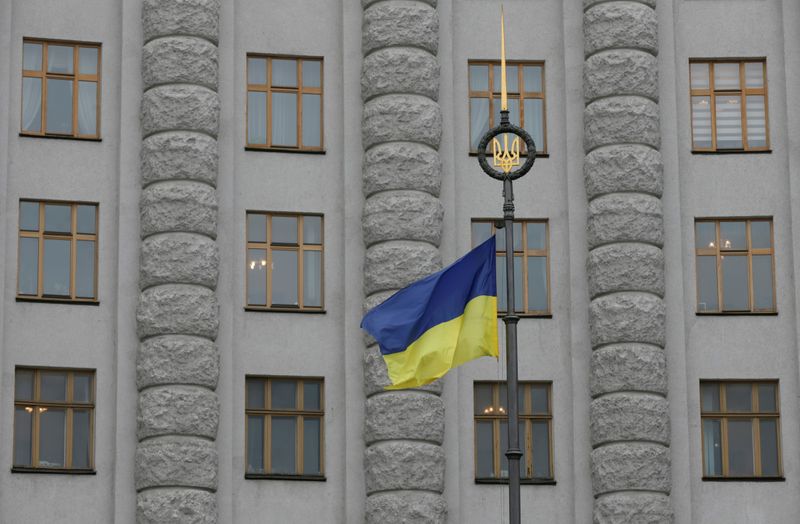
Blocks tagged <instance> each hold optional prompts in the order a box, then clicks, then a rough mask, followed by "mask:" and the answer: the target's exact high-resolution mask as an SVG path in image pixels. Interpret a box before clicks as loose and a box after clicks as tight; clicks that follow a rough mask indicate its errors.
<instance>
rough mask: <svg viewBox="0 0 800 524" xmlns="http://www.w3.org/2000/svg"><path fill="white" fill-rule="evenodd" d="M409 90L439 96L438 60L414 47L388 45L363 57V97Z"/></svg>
mask: <svg viewBox="0 0 800 524" xmlns="http://www.w3.org/2000/svg"><path fill="white" fill-rule="evenodd" d="M392 93H409V94H414V95H421V96H427V97H428V98H432V99H433V100H436V99H438V98H439V60H438V59H437V58H436V56H435V55H432V54H430V53H428V52H427V51H423V50H422V49H418V48H414V47H387V48H385V49H379V50H377V51H375V52H374V53H371V54H369V55H367V56H366V57H365V58H364V64H363V65H362V67H361V98H362V99H364V100H369V99H371V98H375V97H376V96H379V95H387V94H392Z"/></svg>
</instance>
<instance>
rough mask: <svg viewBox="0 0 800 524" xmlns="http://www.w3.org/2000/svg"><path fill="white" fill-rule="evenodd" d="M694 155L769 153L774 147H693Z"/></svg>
mask: <svg viewBox="0 0 800 524" xmlns="http://www.w3.org/2000/svg"><path fill="white" fill-rule="evenodd" d="M692 154H693V155H769V154H772V149H755V150H752V151H745V150H744V149H717V150H716V151H705V150H702V149H699V150H698V149H692Z"/></svg>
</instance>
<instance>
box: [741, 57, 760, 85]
mask: <svg viewBox="0 0 800 524" xmlns="http://www.w3.org/2000/svg"><path fill="white" fill-rule="evenodd" d="M744 85H745V86H746V87H764V63H763V62H747V63H746V64H745V65H744Z"/></svg>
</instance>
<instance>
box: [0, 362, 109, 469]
mask: <svg viewBox="0 0 800 524" xmlns="http://www.w3.org/2000/svg"><path fill="white" fill-rule="evenodd" d="M94 398H95V392H94V371H90V370H60V369H47V368H37V369H34V368H24V367H18V368H17V369H16V376H15V378H14V463H13V470H14V471H29V470H43V469H48V470H52V469H55V470H74V471H77V472H80V471H92V470H93V469H94Z"/></svg>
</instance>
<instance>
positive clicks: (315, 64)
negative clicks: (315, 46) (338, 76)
mask: <svg viewBox="0 0 800 524" xmlns="http://www.w3.org/2000/svg"><path fill="white" fill-rule="evenodd" d="M321 65H322V62H320V61H319V60H303V87H321V86H322V75H321V74H320V73H321V67H320V66H321Z"/></svg>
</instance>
